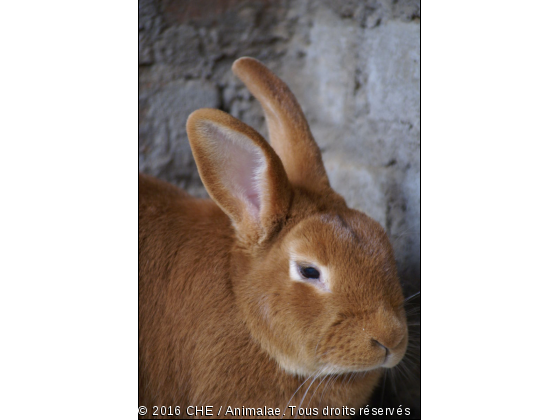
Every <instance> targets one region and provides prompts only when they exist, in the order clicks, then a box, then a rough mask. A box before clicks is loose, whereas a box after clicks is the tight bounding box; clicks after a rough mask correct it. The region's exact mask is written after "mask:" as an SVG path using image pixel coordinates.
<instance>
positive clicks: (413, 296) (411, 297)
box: [404, 290, 420, 303]
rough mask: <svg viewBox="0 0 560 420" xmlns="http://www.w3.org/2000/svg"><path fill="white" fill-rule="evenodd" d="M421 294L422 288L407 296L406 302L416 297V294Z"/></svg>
mask: <svg viewBox="0 0 560 420" xmlns="http://www.w3.org/2000/svg"><path fill="white" fill-rule="evenodd" d="M419 294H420V290H418V291H417V292H416V293H414V294H413V295H410V296H409V297H407V298H406V299H405V300H404V302H405V303H406V302H408V301H409V300H410V299H414V298H415V297H416V296H418V295H419Z"/></svg>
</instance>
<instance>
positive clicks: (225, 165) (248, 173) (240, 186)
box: [208, 123, 266, 218]
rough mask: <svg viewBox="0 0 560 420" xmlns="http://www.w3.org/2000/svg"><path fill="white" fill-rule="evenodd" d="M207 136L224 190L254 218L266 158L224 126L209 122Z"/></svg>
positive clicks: (261, 192) (244, 138) (258, 150)
mask: <svg viewBox="0 0 560 420" xmlns="http://www.w3.org/2000/svg"><path fill="white" fill-rule="evenodd" d="M208 131H209V132H208V135H209V138H210V139H212V140H213V143H214V147H213V149H214V150H213V153H215V154H218V155H219V156H214V159H215V162H218V163H217V168H216V169H217V171H218V172H219V177H220V179H221V180H222V183H223V184H224V187H225V188H226V189H229V190H230V191H231V192H232V194H233V195H235V196H236V197H237V198H238V199H239V200H242V201H243V202H244V203H245V206H246V210H247V211H249V213H250V214H251V216H252V217H255V218H258V216H259V213H260V210H261V204H262V195H263V188H266V186H265V185H263V177H262V174H263V173H264V171H265V170H266V160H265V158H264V156H263V154H262V151H261V150H260V149H259V148H258V147H256V146H255V145H253V144H252V143H250V142H248V141H247V138H246V137H245V136H244V135H243V134H240V133H238V132H236V131H234V130H230V129H228V128H227V127H223V126H219V125H215V124H211V123H210V124H209V127H208Z"/></svg>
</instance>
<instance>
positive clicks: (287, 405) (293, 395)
mask: <svg viewBox="0 0 560 420" xmlns="http://www.w3.org/2000/svg"><path fill="white" fill-rule="evenodd" d="M312 376H313V375H309V376H308V377H307V379H306V380H305V381H303V382H302V383H301V385H300V386H298V388H297V389H296V390H295V392H294V393H293V394H292V396H291V397H290V399H289V400H288V403H287V404H286V408H284V411H283V412H282V418H284V414H285V413H286V410H287V409H288V407H289V406H290V402H291V401H292V399H293V398H294V397H295V395H296V394H297V392H298V391H299V390H300V388H301V387H302V386H303V385H304V384H305V383H306V382H307V381H308V380H310V379H311V377H312Z"/></svg>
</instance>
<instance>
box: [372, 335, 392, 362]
mask: <svg viewBox="0 0 560 420" xmlns="http://www.w3.org/2000/svg"><path fill="white" fill-rule="evenodd" d="M371 345H372V346H374V347H376V346H379V347H381V348H382V349H383V350H385V359H387V357H388V356H389V349H388V348H387V347H385V346H384V345H383V344H381V343H380V342H379V341H377V340H376V339H375V338H372V339H371Z"/></svg>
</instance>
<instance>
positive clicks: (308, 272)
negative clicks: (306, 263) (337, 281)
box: [299, 267, 321, 279]
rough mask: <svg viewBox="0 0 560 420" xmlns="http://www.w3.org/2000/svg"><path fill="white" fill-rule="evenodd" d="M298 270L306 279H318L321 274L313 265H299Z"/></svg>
mask: <svg viewBox="0 0 560 420" xmlns="http://www.w3.org/2000/svg"><path fill="white" fill-rule="evenodd" d="M299 272H300V273H301V275H302V276H303V277H305V278H306V279H318V278H319V277H320V276H321V273H319V270H317V269H316V268H313V267H299Z"/></svg>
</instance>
